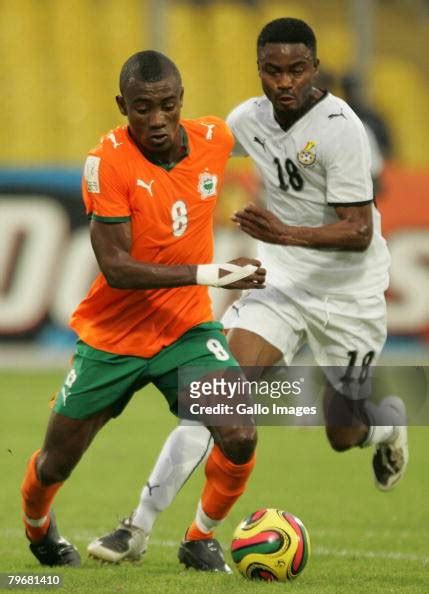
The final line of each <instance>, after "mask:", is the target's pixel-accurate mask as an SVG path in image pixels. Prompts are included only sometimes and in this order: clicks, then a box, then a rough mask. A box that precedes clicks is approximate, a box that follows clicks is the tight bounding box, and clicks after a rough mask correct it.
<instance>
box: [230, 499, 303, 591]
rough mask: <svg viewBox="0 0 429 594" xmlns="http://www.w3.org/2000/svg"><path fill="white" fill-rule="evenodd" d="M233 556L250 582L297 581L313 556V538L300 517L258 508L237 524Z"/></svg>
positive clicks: (275, 510)
mask: <svg viewBox="0 0 429 594" xmlns="http://www.w3.org/2000/svg"><path fill="white" fill-rule="evenodd" d="M231 555H232V558H233V560H234V563H235V564H236V566H237V569H238V570H239V572H240V573H241V574H242V575H244V577H246V578H247V579H249V580H264V581H266V582H272V581H279V582H286V581H288V580H293V579H295V578H296V577H297V576H298V575H299V574H300V573H301V572H302V570H303V569H304V567H305V565H306V563H307V561H308V558H309V556H310V539H309V536H308V533H307V530H306V528H305V526H304V524H303V523H302V522H301V520H300V519H299V518H297V517H296V516H293V515H292V514H290V513H288V512H285V511H282V510H280V509H272V508H271V509H270V508H268V509H258V511H255V512H254V513H253V514H251V515H250V516H249V517H247V518H246V519H245V520H243V521H242V522H241V524H239V525H238V527H237V529H236V530H235V532H234V536H233V539H232V542H231Z"/></svg>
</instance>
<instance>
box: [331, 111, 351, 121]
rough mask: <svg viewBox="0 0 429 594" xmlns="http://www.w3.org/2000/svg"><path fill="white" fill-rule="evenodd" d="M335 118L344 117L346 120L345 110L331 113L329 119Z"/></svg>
mask: <svg viewBox="0 0 429 594" xmlns="http://www.w3.org/2000/svg"><path fill="white" fill-rule="evenodd" d="M334 118H344V119H345V120H346V119H347V118H346V116H345V115H344V114H343V110H341V111H340V112H339V113H330V114H329V115H328V120H332V119H334Z"/></svg>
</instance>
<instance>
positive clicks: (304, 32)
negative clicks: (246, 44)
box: [257, 18, 317, 58]
mask: <svg viewBox="0 0 429 594" xmlns="http://www.w3.org/2000/svg"><path fill="white" fill-rule="evenodd" d="M267 43H303V44H304V45H306V46H307V47H308V48H309V49H310V50H311V51H312V52H313V56H314V57H315V58H316V55H317V41H316V36H315V34H314V31H313V29H312V28H311V27H310V26H309V25H307V23H305V22H304V21H301V20H300V19H292V18H282V19H275V20H274V21H271V22H269V23H267V24H266V25H265V27H264V28H263V29H262V31H261V32H260V33H259V36H258V42H257V49H258V50H259V48H261V47H263V46H264V45H266V44H267Z"/></svg>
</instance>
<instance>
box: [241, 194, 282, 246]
mask: <svg viewBox="0 0 429 594" xmlns="http://www.w3.org/2000/svg"><path fill="white" fill-rule="evenodd" d="M231 220H232V221H233V222H234V223H236V225H237V226H238V227H239V228H240V229H241V230H242V231H244V232H245V233H247V235H250V236H251V237H254V238H255V239H259V240H260V241H264V242H265V243H281V237H282V235H283V234H284V232H285V225H284V224H283V223H282V222H281V221H280V219H278V218H277V217H276V215H274V214H273V213H272V212H270V211H269V210H267V209H266V208H262V207H261V206H256V204H252V203H250V204H248V205H247V206H245V207H244V208H243V209H242V210H238V211H236V212H235V213H234V214H233V216H232V217H231Z"/></svg>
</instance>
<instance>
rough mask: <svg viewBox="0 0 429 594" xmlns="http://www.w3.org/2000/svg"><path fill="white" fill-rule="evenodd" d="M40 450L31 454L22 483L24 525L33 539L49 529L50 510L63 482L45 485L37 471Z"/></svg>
mask: <svg viewBox="0 0 429 594" xmlns="http://www.w3.org/2000/svg"><path fill="white" fill-rule="evenodd" d="M39 453H40V450H37V451H36V452H34V454H33V455H32V456H31V458H30V460H29V462H28V466H27V471H26V473H25V476H24V480H23V482H22V485H21V495H22V507H23V510H24V516H23V520H24V525H25V531H26V533H27V536H28V538H29V539H30V540H31V541H33V542H34V541H38V540H40V539H42V538H43V537H44V536H45V534H46V532H47V531H48V529H49V524H50V519H49V510H50V507H51V503H52V501H53V499H54V497H55V494H56V492H57V491H58V489H59V488H60V487H61V485H62V484H63V483H55V484H53V485H49V486H44V485H42V483H41V482H40V480H39V477H38V476H37V471H36V460H37V457H38V455H39Z"/></svg>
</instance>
